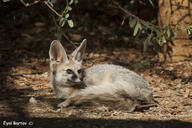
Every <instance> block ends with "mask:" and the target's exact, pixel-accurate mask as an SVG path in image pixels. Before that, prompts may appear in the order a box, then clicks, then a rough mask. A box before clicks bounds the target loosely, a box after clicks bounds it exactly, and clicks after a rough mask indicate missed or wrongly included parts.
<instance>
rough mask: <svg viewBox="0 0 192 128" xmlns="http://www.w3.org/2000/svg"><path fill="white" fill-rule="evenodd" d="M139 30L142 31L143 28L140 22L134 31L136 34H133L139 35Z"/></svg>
mask: <svg viewBox="0 0 192 128" xmlns="http://www.w3.org/2000/svg"><path fill="white" fill-rule="evenodd" d="M139 29H142V27H141V24H140V23H139V22H137V24H136V26H135V29H134V32H133V36H136V35H137V33H138V31H139Z"/></svg>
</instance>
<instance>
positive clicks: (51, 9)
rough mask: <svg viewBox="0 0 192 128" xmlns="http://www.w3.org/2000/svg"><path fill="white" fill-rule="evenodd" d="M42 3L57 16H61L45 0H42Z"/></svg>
mask: <svg viewBox="0 0 192 128" xmlns="http://www.w3.org/2000/svg"><path fill="white" fill-rule="evenodd" d="M44 4H45V5H46V6H47V7H48V8H49V9H50V10H51V11H52V12H54V13H55V14H56V15H57V16H59V17H61V18H62V17H63V16H62V15H61V14H59V13H58V12H57V11H56V10H55V9H53V8H52V7H51V6H50V5H49V4H48V3H47V1H44Z"/></svg>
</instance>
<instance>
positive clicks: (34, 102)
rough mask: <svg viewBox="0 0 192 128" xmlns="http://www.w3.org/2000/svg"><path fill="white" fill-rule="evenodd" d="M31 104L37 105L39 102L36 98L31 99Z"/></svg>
mask: <svg viewBox="0 0 192 128" xmlns="http://www.w3.org/2000/svg"><path fill="white" fill-rule="evenodd" d="M29 103H32V104H37V100H36V99H35V98H34V97H31V98H30V99H29Z"/></svg>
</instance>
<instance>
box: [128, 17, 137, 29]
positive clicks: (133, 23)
mask: <svg viewBox="0 0 192 128" xmlns="http://www.w3.org/2000/svg"><path fill="white" fill-rule="evenodd" d="M135 24H136V20H135V19H131V18H130V19H129V26H130V27H131V28H133V27H134V26H135Z"/></svg>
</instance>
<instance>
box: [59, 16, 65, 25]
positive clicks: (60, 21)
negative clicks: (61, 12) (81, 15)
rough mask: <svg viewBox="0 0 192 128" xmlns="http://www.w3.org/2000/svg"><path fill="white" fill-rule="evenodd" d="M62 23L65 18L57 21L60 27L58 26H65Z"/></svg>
mask: <svg viewBox="0 0 192 128" xmlns="http://www.w3.org/2000/svg"><path fill="white" fill-rule="evenodd" d="M64 22H65V18H61V19H60V20H59V25H60V26H62V25H63V26H64V24H65V23H64ZM63 26H62V27H63Z"/></svg>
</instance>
